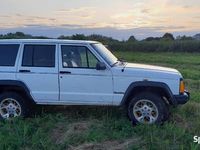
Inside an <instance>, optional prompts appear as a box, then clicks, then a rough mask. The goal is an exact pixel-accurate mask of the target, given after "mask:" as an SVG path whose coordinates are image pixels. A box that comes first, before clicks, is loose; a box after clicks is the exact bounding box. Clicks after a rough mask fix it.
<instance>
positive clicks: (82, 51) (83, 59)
mask: <svg viewBox="0 0 200 150" xmlns="http://www.w3.org/2000/svg"><path fill="white" fill-rule="evenodd" d="M61 49H62V62H63V67H64V68H95V67H96V63H97V62H98V60H97V59H96V57H95V56H94V55H93V54H92V53H91V52H90V51H89V50H88V48H87V47H84V46H68V45H62V46H61ZM90 64H91V65H90Z"/></svg>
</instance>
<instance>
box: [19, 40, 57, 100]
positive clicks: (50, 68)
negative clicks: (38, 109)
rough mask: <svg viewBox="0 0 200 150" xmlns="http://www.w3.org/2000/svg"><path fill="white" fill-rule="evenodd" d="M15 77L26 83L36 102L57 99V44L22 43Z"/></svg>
mask: <svg viewBox="0 0 200 150" xmlns="http://www.w3.org/2000/svg"><path fill="white" fill-rule="evenodd" d="M17 79H18V80H21V81H23V82H24V83H25V84H26V85H27V87H28V88H29V90H30V92H31V95H32V96H33V98H34V99H35V101H36V102H38V103H46V102H55V101H58V100H59V86H58V54H57V45H56V44H48V43H47V44H35V43H29V44H28V43H27V44H23V46H22V54H21V59H20V61H19V67H18V71H17Z"/></svg>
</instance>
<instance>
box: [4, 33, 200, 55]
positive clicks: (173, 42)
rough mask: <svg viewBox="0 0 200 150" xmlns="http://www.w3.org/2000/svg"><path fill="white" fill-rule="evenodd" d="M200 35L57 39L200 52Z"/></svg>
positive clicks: (127, 48)
mask: <svg viewBox="0 0 200 150" xmlns="http://www.w3.org/2000/svg"><path fill="white" fill-rule="evenodd" d="M199 36H200V35H199V34H197V35H195V37H197V38H194V37H187V36H178V37H177V38H174V36H173V35H172V34H171V33H165V34H164V35H163V36H162V37H147V38H146V39H144V40H140V41H138V40H137V39H136V38H135V37H134V36H130V37H129V38H128V40H123V41H119V40H117V39H114V38H112V37H107V36H102V35H97V34H92V35H88V36H86V35H84V34H75V35H72V36H65V35H61V36H59V37H58V38H57V39H69V40H93V41H99V42H102V43H103V44H105V45H107V46H108V47H109V48H110V49H111V50H112V51H142V52H156V51H158V52H159V51H160V52H200V40H199V39H198V37H199ZM0 39H49V37H46V36H32V35H30V34H24V33H23V32H16V33H8V34H4V35H3V34H1V35H0Z"/></svg>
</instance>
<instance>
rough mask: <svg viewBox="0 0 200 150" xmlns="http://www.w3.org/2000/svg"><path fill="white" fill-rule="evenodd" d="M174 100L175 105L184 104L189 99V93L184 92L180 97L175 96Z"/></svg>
mask: <svg viewBox="0 0 200 150" xmlns="http://www.w3.org/2000/svg"><path fill="white" fill-rule="evenodd" d="M174 98H175V100H176V102H177V104H185V103H187V102H188V101H189V99H190V93H189V92H188V91H185V92H184V93H183V94H181V95H175V96H174Z"/></svg>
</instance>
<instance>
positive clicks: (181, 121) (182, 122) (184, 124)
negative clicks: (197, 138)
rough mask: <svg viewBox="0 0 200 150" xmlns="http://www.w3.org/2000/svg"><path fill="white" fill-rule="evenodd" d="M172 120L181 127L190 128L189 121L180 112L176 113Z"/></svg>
mask: <svg viewBox="0 0 200 150" xmlns="http://www.w3.org/2000/svg"><path fill="white" fill-rule="evenodd" d="M171 119H172V121H173V122H174V123H175V124H176V125H177V126H179V127H181V128H184V129H187V128H188V123H187V121H186V120H185V119H183V117H181V116H180V115H179V114H174V115H173V116H172V118H171Z"/></svg>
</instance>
